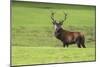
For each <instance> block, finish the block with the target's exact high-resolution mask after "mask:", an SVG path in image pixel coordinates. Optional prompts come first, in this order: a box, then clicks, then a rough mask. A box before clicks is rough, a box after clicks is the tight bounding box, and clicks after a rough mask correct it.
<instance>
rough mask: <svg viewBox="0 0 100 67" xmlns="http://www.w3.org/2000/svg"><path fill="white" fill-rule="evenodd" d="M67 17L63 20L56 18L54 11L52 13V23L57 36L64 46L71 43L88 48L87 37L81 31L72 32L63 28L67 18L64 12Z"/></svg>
mask: <svg viewBox="0 0 100 67" xmlns="http://www.w3.org/2000/svg"><path fill="white" fill-rule="evenodd" d="M64 15H65V17H64V19H63V20H62V21H57V20H55V19H54V13H53V12H52V13H51V19H52V23H53V25H54V28H55V37H56V38H57V39H59V40H61V41H62V43H63V47H65V46H67V47H68V46H69V44H77V46H78V48H81V47H83V48H86V46H85V44H84V43H85V37H84V35H83V34H82V33H81V32H71V31H67V30H64V29H63V28H62V25H63V22H64V21H65V20H66V16H67V14H66V13H64Z"/></svg>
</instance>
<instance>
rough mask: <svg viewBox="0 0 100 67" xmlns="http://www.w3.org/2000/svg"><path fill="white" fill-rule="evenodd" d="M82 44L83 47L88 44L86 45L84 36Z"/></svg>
mask: <svg viewBox="0 0 100 67" xmlns="http://www.w3.org/2000/svg"><path fill="white" fill-rule="evenodd" d="M81 45H82V47H83V48H86V46H85V38H84V37H82V38H81Z"/></svg>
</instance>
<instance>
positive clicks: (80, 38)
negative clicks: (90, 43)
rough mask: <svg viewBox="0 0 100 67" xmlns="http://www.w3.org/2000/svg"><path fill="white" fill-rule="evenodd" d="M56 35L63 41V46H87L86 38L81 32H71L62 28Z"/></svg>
mask: <svg viewBox="0 0 100 67" xmlns="http://www.w3.org/2000/svg"><path fill="white" fill-rule="evenodd" d="M55 37H56V38H57V39H59V40H61V41H62V42H63V47H65V46H67V47H68V46H69V44H77V46H78V47H79V48H81V46H82V47H83V48H85V45H84V41H85V38H84V35H83V34H82V33H80V32H70V31H66V30H64V29H62V28H60V29H59V30H56V31H55Z"/></svg>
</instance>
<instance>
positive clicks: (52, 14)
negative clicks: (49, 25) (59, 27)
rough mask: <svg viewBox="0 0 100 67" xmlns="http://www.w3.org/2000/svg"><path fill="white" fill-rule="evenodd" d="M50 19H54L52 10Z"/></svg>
mask: <svg viewBox="0 0 100 67" xmlns="http://www.w3.org/2000/svg"><path fill="white" fill-rule="evenodd" d="M51 19H52V20H53V21H55V19H54V12H52V13H51Z"/></svg>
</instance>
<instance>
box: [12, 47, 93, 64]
mask: <svg viewBox="0 0 100 67" xmlns="http://www.w3.org/2000/svg"><path fill="white" fill-rule="evenodd" d="M12 53H13V55H12V58H13V59H12V64H13V65H27V64H28V65H29V64H47V63H63V62H80V61H95V48H86V49H84V48H81V49H79V48H70V49H69V48H68V49H67V48H61V47H60V48H58V47H56V48H55V47H20V46H14V47H13V49H12Z"/></svg>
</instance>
